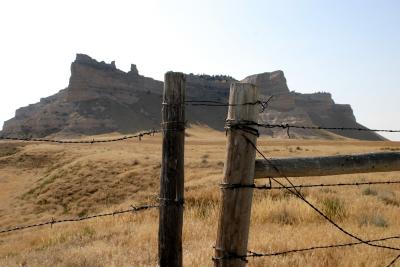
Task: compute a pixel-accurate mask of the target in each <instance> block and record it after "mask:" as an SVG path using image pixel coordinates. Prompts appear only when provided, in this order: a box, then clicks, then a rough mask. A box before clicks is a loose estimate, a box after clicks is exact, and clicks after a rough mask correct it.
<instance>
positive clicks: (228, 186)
mask: <svg viewBox="0 0 400 267" xmlns="http://www.w3.org/2000/svg"><path fill="white" fill-rule="evenodd" d="M378 184H400V181H379V182H354V183H335V184H301V185H294V186H292V187H294V188H300V189H301V188H311V187H335V186H360V185H378ZM220 187H221V188H222V189H233V188H243V187H247V188H254V189H259V190H275V189H285V187H284V186H271V184H264V185H257V184H251V185H241V184H220Z"/></svg>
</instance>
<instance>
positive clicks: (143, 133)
mask: <svg viewBox="0 0 400 267" xmlns="http://www.w3.org/2000/svg"><path fill="white" fill-rule="evenodd" d="M160 132H161V130H154V129H153V130H149V131H145V132H140V133H138V134H134V135H126V136H123V137H117V138H113V139H104V140H95V139H93V140H79V141H78V140H54V139H43V138H19V137H6V136H0V140H11V141H25V142H49V143H58V144H94V143H109V142H118V141H123V140H127V139H132V138H139V140H141V139H142V137H144V136H153V135H154V134H156V133H160Z"/></svg>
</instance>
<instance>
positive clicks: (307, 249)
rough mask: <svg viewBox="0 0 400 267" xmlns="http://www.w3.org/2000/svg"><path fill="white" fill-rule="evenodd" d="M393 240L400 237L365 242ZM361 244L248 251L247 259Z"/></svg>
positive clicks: (351, 243)
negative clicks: (262, 251) (264, 251)
mask: <svg viewBox="0 0 400 267" xmlns="http://www.w3.org/2000/svg"><path fill="white" fill-rule="evenodd" d="M392 239H400V235H396V236H389V237H384V238H379V239H371V240H366V241H365V242H367V243H372V242H380V241H387V240H392ZM361 244H363V242H350V243H342V244H334V245H325V246H312V247H308V248H300V249H291V250H286V251H279V252H271V253H261V252H254V251H250V250H249V251H248V253H249V254H248V255H246V257H248V258H257V257H271V256H281V255H286V254H289V253H297V252H306V251H311V250H317V249H329V248H341V247H350V246H357V245H361Z"/></svg>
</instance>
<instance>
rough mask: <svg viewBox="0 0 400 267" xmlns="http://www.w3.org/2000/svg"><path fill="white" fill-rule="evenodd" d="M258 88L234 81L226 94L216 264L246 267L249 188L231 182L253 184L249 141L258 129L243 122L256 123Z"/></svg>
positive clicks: (249, 206) (252, 160)
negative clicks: (225, 140) (224, 146)
mask: <svg viewBox="0 0 400 267" xmlns="http://www.w3.org/2000/svg"><path fill="white" fill-rule="evenodd" d="M257 99H258V91H257V88H256V87H255V86H254V85H252V84H246V83H233V84H232V85H231V89H230V96H229V104H230V106H229V111H228V118H227V123H228V124H227V125H228V127H227V138H228V139H227V151H226V161H225V166H224V174H223V180H222V184H221V204H220V215H219V216H220V217H219V223H218V236H217V242H216V245H215V257H214V263H215V266H218V267H220V266H229V267H232V266H234V267H237V266H245V264H246V262H245V261H244V260H243V259H238V258H236V256H238V255H240V256H242V255H246V253H247V242H248V236H249V226H250V215H251V203H252V197H253V189H252V188H245V187H242V188H234V186H233V185H239V186H241V185H252V184H253V180H254V164H255V163H254V162H255V156H256V153H255V152H256V151H255V149H254V147H253V146H252V145H251V144H250V143H249V141H251V142H253V143H254V144H256V141H257V136H258V131H257V130H256V129H254V126H251V127H250V126H247V125H245V124H246V122H249V121H254V122H257V117H258V112H257V106H256V105H255V104H250V103H256V102H257Z"/></svg>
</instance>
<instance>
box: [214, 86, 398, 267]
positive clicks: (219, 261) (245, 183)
mask: <svg viewBox="0 0 400 267" xmlns="http://www.w3.org/2000/svg"><path fill="white" fill-rule="evenodd" d="M232 88H234V87H232V86H231V96H230V104H231V105H230V107H229V111H228V119H227V120H226V125H225V129H226V131H227V133H228V131H229V134H228V145H227V160H226V162H225V167H224V170H225V171H230V169H229V167H231V163H230V161H231V160H232V159H231V157H230V154H231V153H232V151H235V149H237V148H235V147H234V146H233V148H232V147H230V146H229V140H230V137H231V136H239V135H240V133H241V136H242V138H237V139H236V140H235V142H236V143H237V145H236V146H237V147H240V142H242V140H246V141H247V143H248V144H250V145H251V146H252V147H253V149H254V150H255V151H256V153H258V154H260V155H261V156H262V157H263V158H264V160H265V161H266V162H267V163H268V164H269V165H271V166H272V168H273V169H274V170H275V172H276V173H278V175H277V176H280V177H283V178H285V180H286V182H287V183H289V185H285V184H283V183H281V182H280V181H279V180H277V179H275V178H274V177H267V178H269V179H270V185H269V186H268V185H264V186H257V185H256V184H255V183H254V173H251V174H250V176H253V177H250V179H248V180H240V179H239V180H237V179H236V180H235V179H225V178H224V179H223V183H222V184H220V187H221V189H222V190H223V191H222V193H221V196H222V201H223V203H222V204H221V214H220V221H219V227H218V236H217V241H216V245H215V247H214V248H215V257H213V261H214V264H215V266H217V267H219V266H230V267H239V266H244V265H245V262H247V257H250V256H253V257H255V256H256V255H258V256H261V255H262V254H259V253H250V254H249V255H247V254H246V255H243V254H245V253H243V252H242V251H243V248H245V249H247V241H246V242H242V239H240V238H239V239H238V240H240V241H236V239H232V238H231V237H230V236H229V235H227V234H224V235H221V234H220V233H221V229H223V228H225V227H227V228H228V227H230V224H238V226H236V228H237V229H239V228H240V227H244V226H245V225H246V222H242V221H241V220H240V218H239V217H236V216H235V217H232V220H231V221H229V222H228V221H226V220H224V219H223V218H224V217H225V216H227V214H230V213H232V212H234V214H242V213H244V214H247V212H248V211H247V210H243V209H240V208H238V207H237V206H236V207H235V208H231V210H227V208H226V205H228V204H229V203H230V202H233V203H241V202H242V201H243V200H242V199H241V198H239V197H238V196H239V193H240V192H241V191H242V190H240V189H245V190H243V191H244V192H248V193H249V194H251V193H252V189H253V188H255V189H266V190H269V189H272V186H271V180H273V181H274V182H275V183H277V184H279V187H275V188H276V189H285V190H287V191H289V192H290V193H291V194H293V195H294V196H296V197H297V198H299V199H300V200H302V201H303V202H304V203H306V204H307V205H308V206H309V207H310V208H312V209H313V210H314V211H315V212H316V213H318V214H319V215H320V216H321V217H322V218H323V219H324V220H325V221H327V222H329V223H330V224H331V225H333V226H334V227H335V228H336V229H337V230H339V231H340V232H342V233H343V234H345V235H347V236H349V237H351V238H353V239H355V240H357V241H358V243H360V244H365V245H368V246H371V247H376V248H383V249H387V250H391V251H397V252H398V251H400V248H398V247H393V246H389V245H386V244H375V243H373V242H371V241H369V240H363V239H362V238H360V237H358V236H357V235H356V234H354V233H351V232H350V231H348V230H346V229H345V228H343V227H342V226H340V225H339V224H338V223H337V222H335V221H334V220H333V219H332V218H330V217H329V216H328V215H326V214H325V213H324V212H322V211H321V210H320V209H319V208H317V207H316V206H315V205H314V204H312V203H311V202H310V201H308V200H307V199H306V198H305V197H304V196H303V195H302V193H301V192H300V191H299V190H298V189H301V188H302V187H303V185H302V186H296V185H294V184H293V183H292V182H291V181H290V179H289V178H288V177H287V176H286V175H285V174H284V173H282V171H281V170H280V169H279V168H278V167H277V166H276V165H274V164H273V163H272V161H271V160H269V159H268V158H267V157H266V156H265V155H264V154H263V153H262V152H261V151H260V150H259V149H258V148H257V146H256V144H255V143H256V137H258V136H259V131H258V128H256V127H263V128H282V129H287V134H288V136H289V138H290V134H289V130H290V128H301V129H317V130H322V129H327V130H357V131H373V132H377V131H382V132H400V130H381V129H366V128H354V127H353V128H351V127H347V128H346V127H321V126H299V125H290V124H261V123H258V122H255V121H253V120H244V119H243V120H240V119H236V118H232V119H231V118H230V116H229V114H230V113H233V114H234V113H235V112H238V113H239V114H240V110H239V111H235V110H234V108H232V107H235V104H236V103H235V102H234V101H237V99H236V98H235V92H234V91H233V90H232ZM249 91H250V89H249ZM232 94H233V95H232ZM243 94H245V92H244V93H243ZM232 100H233V101H232ZM239 103H240V102H239ZM232 109H233V110H232ZM249 137H250V138H249ZM254 137H255V138H254ZM243 148H244V147H243ZM250 150H251V149H247V148H246V151H250ZM243 157H244V156H243V155H242V154H240V158H243ZM242 160H243V161H245V162H247V161H248V160H247V159H245V158H244V159H242ZM236 165H238V166H237V167H236V168H237V169H239V170H240V169H241V168H243V166H242V165H240V164H239V162H237V163H236ZM246 166H247V165H246ZM253 167H254V165H253ZM243 169H246V168H243ZM233 177H234V176H233ZM383 183H400V181H385V182H363V184H369V185H372V184H383ZM360 184H361V183H340V184H319V185H315V184H314V185H304V187H307V186H308V187H317V186H321V187H323V186H345V185H346V186H355V185H357V186H358V185H360ZM227 189H228V191H231V192H232V196H235V198H233V199H229V198H227V197H225V194H226V193H225V192H227ZM250 203H251V200H250ZM243 216H245V217H247V215H243ZM243 229H244V230H243V231H242V232H237V233H236V235H238V236H242V237H243V236H244V238H247V232H246V230H247V229H245V228H243ZM231 241H235V243H234V242H232V243H234V244H229V242H231ZM333 246H334V245H331V246H329V247H333ZM293 252H298V251H297V250H296V251H293ZM284 253H287V252H284ZM272 254H273V255H275V254H282V253H279V252H277V253H269V254H265V255H272ZM399 258H400V256H397V257H396V258H394V259H393V260H392V261H391V263H390V264H389V266H390V265H392V264H394V263H395V262H396V261H397V260H398V259H399ZM226 260H228V261H226Z"/></svg>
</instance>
